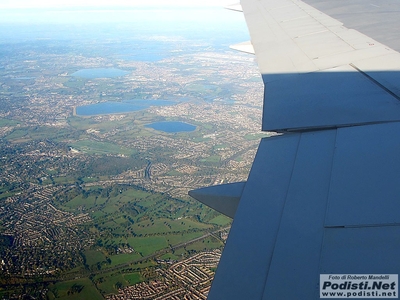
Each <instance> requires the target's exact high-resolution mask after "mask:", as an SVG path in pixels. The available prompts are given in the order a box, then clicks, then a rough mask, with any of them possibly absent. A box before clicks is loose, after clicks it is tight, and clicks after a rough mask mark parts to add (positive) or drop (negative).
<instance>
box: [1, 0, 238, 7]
mask: <svg viewBox="0 0 400 300" xmlns="http://www.w3.org/2000/svg"><path fill="white" fill-rule="evenodd" d="M235 2H238V0H35V1H32V0H0V9H18V8H22V9H24V8H61V9H62V8H70V7H99V8H112V7H130V8H131V7H132V8H134V7H143V6H162V7H168V6H175V7H176V6H193V7H201V6H226V5H229V4H234V3H235Z"/></svg>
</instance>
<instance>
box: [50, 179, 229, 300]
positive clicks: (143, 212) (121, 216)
mask: <svg viewBox="0 0 400 300" xmlns="http://www.w3.org/2000/svg"><path fill="white" fill-rule="evenodd" d="M55 205H56V206H57V207H58V209H61V210H63V211H68V212H73V213H87V214H89V216H90V218H91V221H89V222H87V223H84V224H82V225H79V226H81V227H82V229H83V231H85V232H90V234H91V239H92V242H91V243H90V245H89V246H88V247H87V248H86V249H84V250H82V252H81V255H82V257H83V262H84V263H83V265H82V266H80V267H77V268H75V269H74V270H71V271H70V272H68V273H66V274H64V275H63V278H64V279H63V280H61V281H58V282H54V283H52V284H51V285H50V286H49V292H48V297H49V299H85V295H87V294H91V295H92V297H95V298H93V299H101V297H103V296H104V295H107V294H111V293H117V292H118V288H122V287H125V286H129V285H133V284H136V283H139V282H141V281H146V280H150V279H154V278H155V276H156V275H155V274H156V273H155V272H154V269H155V267H156V266H157V262H156V259H162V260H179V259H182V258H186V257H188V256H189V255H191V254H193V253H196V252H200V251H204V250H212V249H218V248H221V247H223V242H222V241H221V240H220V239H217V238H215V237H214V236H212V235H211V234H210V233H211V232H214V231H217V230H218V229H220V228H224V227H227V226H229V224H230V219H229V218H227V217H225V216H222V215H220V214H218V213H216V212H214V211H212V210H210V209H209V208H206V207H204V206H203V205H201V204H198V203H196V202H194V201H192V200H182V199H174V198H172V197H170V196H168V195H166V194H161V193H156V192H152V191H146V190H144V189H142V188H139V187H135V186H131V185H113V186H109V187H103V186H90V187H88V188H75V189H73V190H71V191H70V192H69V193H67V194H62V195H60V196H59V197H56V200H55Z"/></svg>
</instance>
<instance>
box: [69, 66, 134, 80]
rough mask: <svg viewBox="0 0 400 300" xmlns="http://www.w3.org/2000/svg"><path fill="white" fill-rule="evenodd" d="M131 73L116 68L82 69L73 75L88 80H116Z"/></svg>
mask: <svg viewBox="0 0 400 300" xmlns="http://www.w3.org/2000/svg"><path fill="white" fill-rule="evenodd" d="M129 73H130V72H129V71H124V70H120V69H115V68H92V69H82V70H79V71H76V72H74V73H72V74H71V76H74V77H82V78H87V79H94V78H114V77H119V76H125V75H127V74H129Z"/></svg>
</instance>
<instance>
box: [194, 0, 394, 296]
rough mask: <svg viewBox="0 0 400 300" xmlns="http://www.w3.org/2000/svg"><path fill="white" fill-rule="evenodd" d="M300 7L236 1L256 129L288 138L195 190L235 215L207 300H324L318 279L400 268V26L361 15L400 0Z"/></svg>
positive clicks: (294, 2) (265, 143) (292, 1)
mask: <svg viewBox="0 0 400 300" xmlns="http://www.w3.org/2000/svg"><path fill="white" fill-rule="evenodd" d="M305 2H307V3H309V4H307V3H305ZM305 2H303V1H299V0H242V1H241V8H242V10H243V13H244V15H245V18H246V22H247V25H248V28H249V32H250V36H251V43H252V45H253V48H254V52H255V55H256V59H257V62H258V65H259V68H260V72H261V75H262V78H263V81H264V84H265V93H264V111H263V123H262V130H264V131H277V132H281V133H283V134H282V135H280V136H275V137H270V138H265V139H262V140H261V143H260V146H259V149H258V152H257V155H256V158H255V161H254V164H253V167H252V169H251V172H250V175H249V178H248V180H247V182H246V183H240V184H238V185H232V186H234V187H235V190H232V192H228V191H227V190H229V186H220V187H212V188H209V189H207V188H205V189H203V190H201V192H199V193H197V194H198V195H200V196H197V197H196V192H194V193H192V194H193V196H194V197H195V198H199V199H200V198H202V199H200V200H202V201H203V202H207V205H210V206H211V207H212V206H213V203H214V202H215V203H217V204H216V205H215V206H216V207H217V208H218V210H219V211H221V212H225V213H226V214H227V215H233V214H234V221H233V225H232V228H231V231H230V235H229V238H228V241H227V244H226V247H225V249H224V252H223V255H222V258H221V261H220V264H219V266H218V269H217V272H216V276H215V279H214V282H213V285H212V288H211V291H210V294H209V299H273V300H276V299H320V274H399V273H400V259H399V258H398V253H399V251H400V54H399V52H398V51H397V50H399V49H394V48H396V47H397V46H396V45H397V44H396V42H394V41H395V40H396V38H394V36H396V34H397V35H398V36H399V35H400V33H398V32H399V31H398V28H399V27H395V28H394V27H390V26H389V28H386V30H384V29H385V28H378V29H377V30H374V28H371V27H369V26H368V21H366V20H364V19H363V18H362V17H361V16H360V15H361V14H364V15H366V16H369V17H371V20H372V21H371V22H372V24H378V23H377V20H379V16H380V17H381V18H386V17H388V14H389V13H390V12H394V13H396V12H399V11H400V2H399V1H393V0H382V1H379V2H377V4H375V3H374V1H372V2H368V3H367V2H366V1H360V0H351V1H342V0H338V1H316V0H305ZM333 2H334V3H333ZM374 5H375V6H377V11H376V12H375V13H376V14H374ZM382 6H383V8H382ZM315 7H318V8H319V9H320V10H318V9H316V8H315ZM389 8H390V10H389ZM385 12H386V15H385ZM352 16H354V17H352ZM339 19H340V20H339ZM349 20H350V21H349ZM358 20H363V21H362V22H357V21H358ZM397 20H398V24H397V26H398V25H400V14H398V17H397ZM393 22H395V21H393ZM364 29H366V32H368V35H365V34H364V33H362V32H361V31H363V32H364ZM388 31H390V32H391V33H392V34H389V33H388ZM386 41H388V42H389V44H391V45H394V47H393V48H390V47H389V46H387V45H385V44H384V43H385V42H386ZM248 52H250V51H248ZM207 191H208V192H207ZM207 193H209V194H212V195H213V196H212V197H211V196H210V197H208V196H207ZM205 198H207V199H205ZM218 199H220V200H218ZM238 200H239V201H238ZM224 206H226V208H225V209H224ZM397 284H398V283H396V286H397ZM396 291H397V288H396ZM397 296H398V295H397ZM365 298H367V297H365ZM361 299H363V298H362V297H361ZM373 299H375V298H373Z"/></svg>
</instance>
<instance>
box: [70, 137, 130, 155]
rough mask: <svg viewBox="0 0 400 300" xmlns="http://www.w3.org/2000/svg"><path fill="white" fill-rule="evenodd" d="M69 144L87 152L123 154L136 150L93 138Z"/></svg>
mask: <svg viewBox="0 0 400 300" xmlns="http://www.w3.org/2000/svg"><path fill="white" fill-rule="evenodd" d="M70 146H71V147H72V148H74V149H76V150H78V151H81V152H85V153H88V154H123V155H128V156H129V155H132V154H135V153H136V151H135V150H134V149H129V148H126V147H123V146H120V145H116V144H113V143H108V142H97V141H93V140H81V141H77V142H75V143H71V144H70Z"/></svg>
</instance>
